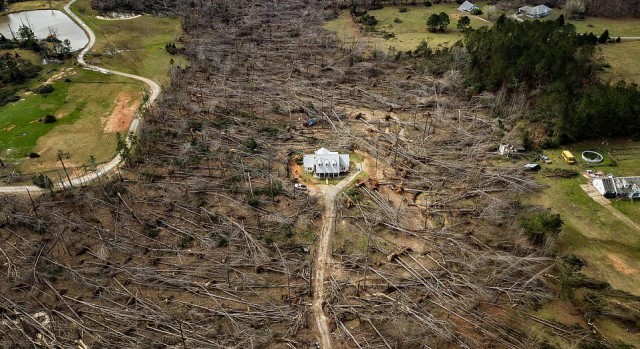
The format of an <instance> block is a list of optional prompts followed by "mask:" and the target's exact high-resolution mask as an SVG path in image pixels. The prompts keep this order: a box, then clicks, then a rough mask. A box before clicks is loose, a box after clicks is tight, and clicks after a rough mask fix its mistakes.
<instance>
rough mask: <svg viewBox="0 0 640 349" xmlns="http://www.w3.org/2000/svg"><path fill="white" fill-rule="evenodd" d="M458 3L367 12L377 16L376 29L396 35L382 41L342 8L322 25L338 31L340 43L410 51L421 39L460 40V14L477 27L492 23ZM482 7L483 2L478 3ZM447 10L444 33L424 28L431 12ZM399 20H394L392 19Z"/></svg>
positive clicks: (433, 41) (437, 41)
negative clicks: (366, 30)
mask: <svg viewBox="0 0 640 349" xmlns="http://www.w3.org/2000/svg"><path fill="white" fill-rule="evenodd" d="M458 6H459V5H457V4H455V3H447V4H437V5H433V6H430V7H425V6H422V5H420V6H407V7H406V8H407V10H408V11H407V12H404V13H402V12H400V6H387V7H385V8H383V9H380V10H374V11H369V14H370V15H372V16H375V17H376V18H377V19H378V25H377V26H376V28H378V30H384V31H386V32H390V33H394V34H395V35H396V37H395V38H392V39H388V40H385V39H383V38H382V37H380V36H376V35H373V34H369V33H367V34H366V35H365V34H363V33H361V32H360V29H359V27H358V25H356V24H355V23H354V22H353V20H352V18H351V15H350V14H349V12H348V11H344V12H342V13H341V14H340V16H339V17H338V18H337V19H335V20H332V21H329V22H327V24H326V25H325V28H326V29H328V30H330V31H333V32H335V33H336V34H337V36H338V38H339V39H340V40H341V41H343V42H347V43H350V42H367V43H368V45H369V46H370V47H372V48H374V49H378V50H383V51H386V50H388V49H389V48H390V47H393V48H395V49H397V50H402V51H406V50H413V49H415V48H416V46H418V44H420V42H421V41H422V40H426V41H427V42H428V43H429V45H430V46H431V47H435V46H437V45H452V44H454V43H455V42H456V41H458V40H460V39H462V31H460V30H458V29H456V24H457V23H458V19H459V18H460V17H461V16H469V18H470V19H471V27H472V28H478V27H481V26H484V25H492V23H491V22H489V21H487V20H485V19H483V18H480V17H477V16H472V15H470V14H466V13H462V12H460V11H458V10H457V8H458ZM480 7H482V4H480ZM440 12H446V13H447V14H448V15H449V17H450V19H451V23H450V24H449V26H448V27H447V31H446V32H444V33H430V32H429V31H428V30H427V24H426V23H427V18H428V17H429V16H430V15H431V14H434V13H440ZM396 18H397V19H399V20H400V21H402V23H396V22H395V19H396Z"/></svg>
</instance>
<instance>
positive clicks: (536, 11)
mask: <svg viewBox="0 0 640 349" xmlns="http://www.w3.org/2000/svg"><path fill="white" fill-rule="evenodd" d="M519 10H520V11H521V12H526V13H527V14H528V15H532V16H533V15H545V14H548V13H549V12H551V8H549V7H548V6H546V5H538V6H535V7H531V6H523V7H520V9H519Z"/></svg>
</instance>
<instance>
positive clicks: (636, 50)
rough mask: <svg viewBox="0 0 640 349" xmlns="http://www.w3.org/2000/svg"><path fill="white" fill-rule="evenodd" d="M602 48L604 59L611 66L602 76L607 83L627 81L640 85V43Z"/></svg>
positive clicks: (609, 45)
mask: <svg viewBox="0 0 640 349" xmlns="http://www.w3.org/2000/svg"><path fill="white" fill-rule="evenodd" d="M639 26H640V25H639ZM601 48H602V58H603V59H604V60H605V61H606V62H607V63H609V64H610V65H611V68H610V69H607V70H606V71H605V72H604V73H603V74H602V78H603V79H604V80H605V81H608V80H611V81H619V80H625V81H627V82H635V83H637V84H640V65H638V57H640V41H628V42H621V43H617V44H607V45H603V46H601Z"/></svg>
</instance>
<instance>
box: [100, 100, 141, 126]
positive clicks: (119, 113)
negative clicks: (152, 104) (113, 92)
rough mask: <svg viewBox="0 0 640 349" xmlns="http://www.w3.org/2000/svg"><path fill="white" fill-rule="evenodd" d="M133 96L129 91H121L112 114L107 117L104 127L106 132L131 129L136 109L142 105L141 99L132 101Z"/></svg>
mask: <svg viewBox="0 0 640 349" xmlns="http://www.w3.org/2000/svg"><path fill="white" fill-rule="evenodd" d="M132 98H133V97H132V96H131V94H128V93H121V94H120V95H119V96H118V101H117V102H116V106H115V107H114V108H113V111H112V112H111V115H109V117H108V118H107V122H106V125H105V127H104V131H105V132H121V131H126V130H128V129H129V125H131V121H132V120H133V117H134V116H135V114H136V110H138V107H139V106H140V101H135V102H133V103H131V99H132Z"/></svg>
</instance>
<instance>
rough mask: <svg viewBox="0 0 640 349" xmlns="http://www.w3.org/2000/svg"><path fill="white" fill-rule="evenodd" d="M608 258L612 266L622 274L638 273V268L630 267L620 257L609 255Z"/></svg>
mask: <svg viewBox="0 0 640 349" xmlns="http://www.w3.org/2000/svg"><path fill="white" fill-rule="evenodd" d="M609 260H610V261H611V263H612V264H613V267H614V268H615V269H616V270H617V271H619V272H621V273H622V274H624V275H631V274H637V273H638V270H636V269H633V268H630V267H629V266H628V265H627V264H626V263H625V262H624V261H623V260H622V259H620V258H619V257H617V256H613V255H609Z"/></svg>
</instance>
